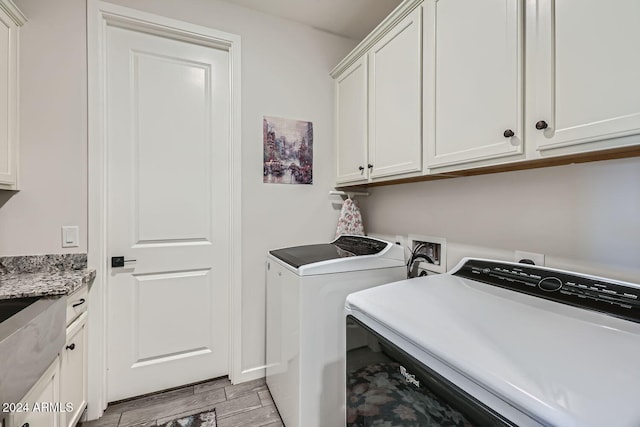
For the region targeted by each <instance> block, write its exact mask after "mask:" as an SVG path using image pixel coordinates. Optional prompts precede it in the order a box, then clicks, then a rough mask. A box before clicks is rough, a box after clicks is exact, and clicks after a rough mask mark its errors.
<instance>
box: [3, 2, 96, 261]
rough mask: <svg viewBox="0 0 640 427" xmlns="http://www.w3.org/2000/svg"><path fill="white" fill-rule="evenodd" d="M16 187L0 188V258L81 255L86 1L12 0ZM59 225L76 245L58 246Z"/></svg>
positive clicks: (84, 182)
mask: <svg viewBox="0 0 640 427" xmlns="http://www.w3.org/2000/svg"><path fill="white" fill-rule="evenodd" d="M15 3H16V5H17V6H18V7H19V8H20V10H22V12H23V13H24V14H25V15H26V16H27V19H28V22H27V23H26V24H25V25H24V26H23V27H22V28H21V30H20V52H19V56H20V63H19V67H20V71H19V79H20V91H19V104H20V107H19V119H20V123H19V133H20V147H19V156H20V161H19V166H20V170H19V174H18V178H19V186H20V191H18V192H10V191H0V256H8V255H35V254H51V253H64V252H86V251H87V54H86V51H87V42H86V15H87V13H86V4H85V3H86V0H60V1H41V0H16V1H15ZM63 225H77V226H78V227H79V230H80V246H79V247H77V248H68V249H63V248H62V232H61V227H62V226H63Z"/></svg>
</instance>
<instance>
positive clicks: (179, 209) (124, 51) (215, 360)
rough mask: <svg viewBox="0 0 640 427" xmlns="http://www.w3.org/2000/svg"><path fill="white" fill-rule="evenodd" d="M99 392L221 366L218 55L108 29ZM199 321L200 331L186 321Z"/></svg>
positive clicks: (225, 341) (225, 116) (224, 73)
mask: <svg viewBox="0 0 640 427" xmlns="http://www.w3.org/2000/svg"><path fill="white" fill-rule="evenodd" d="M105 31H106V32H107V37H106V40H107V46H106V51H107V55H106V62H105V63H104V72H105V76H106V78H107V81H106V88H107V89H106V94H105V95H106V99H107V102H106V115H105V118H106V126H105V134H106V135H107V139H106V142H105V143H106V147H107V148H106V151H107V153H108V156H107V159H106V162H107V163H106V165H105V167H106V168H107V172H106V174H107V176H108V183H107V187H108V189H109V192H108V197H107V200H106V203H107V211H108V212H109V216H108V218H107V224H108V225H109V227H108V228H109V229H108V233H107V234H108V250H109V254H110V256H124V257H125V259H128V260H137V261H136V262H135V263H133V262H132V263H128V264H127V265H126V267H124V268H120V267H113V268H111V270H110V273H109V282H108V283H107V284H105V286H106V287H107V289H108V294H109V295H108V307H109V310H108V313H107V318H108V325H109V327H108V334H107V353H108V357H107V359H108V362H109V366H108V381H107V383H108V386H109V387H108V390H107V391H108V393H107V394H108V396H107V397H108V399H109V400H110V401H114V400H119V399H124V398H128V397H132V396H136V395H141V394H145V393H150V392H154V391H157V390H163V389H167V388H171V387H176V386H180V385H184V384H189V383H193V382H196V381H202V380H206V379H209V378H216V377H219V376H222V375H226V374H227V373H228V368H229V363H228V356H229V323H228V322H229V311H228V310H229V307H228V302H229V297H228V295H229V283H230V267H229V265H230V260H229V251H228V247H229V242H230V238H231V237H230V232H229V227H228V225H229V223H230V218H229V209H228V206H229V204H230V203H231V200H232V199H231V194H230V188H231V186H230V182H231V174H232V170H231V167H230V165H229V164H228V162H227V161H226V159H228V158H229V150H230V148H231V142H230V141H231V140H230V129H229V123H230V120H229V117H230V116H229V114H230V110H229V108H230V102H229V101H230V86H229V85H230V77H229V76H230V75H229V71H230V65H229V53H228V52H227V51H225V50H221V49H217V48H214V47H209V46H205V45H198V44H196V43H192V42H189V41H182V40H174V39H169V38H167V37H162V36H158V35H154V34H150V33H145V32H143V31H141V30H140V31H138V30H134V29H125V28H118V27H116V26H107V28H106V30H105ZM195 325H197V327H196V326H195Z"/></svg>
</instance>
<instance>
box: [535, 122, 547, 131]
mask: <svg viewBox="0 0 640 427" xmlns="http://www.w3.org/2000/svg"><path fill="white" fill-rule="evenodd" d="M548 127H549V125H548V124H547V122H545V121H544V120H540V121H539V122H538V123H536V129H538V130H543V129H546V128H548Z"/></svg>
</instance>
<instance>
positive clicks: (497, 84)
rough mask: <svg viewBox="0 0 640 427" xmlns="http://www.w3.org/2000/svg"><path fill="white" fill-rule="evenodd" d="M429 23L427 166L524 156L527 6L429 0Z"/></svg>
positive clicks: (491, 0) (518, 0) (495, 0)
mask: <svg viewBox="0 0 640 427" xmlns="http://www.w3.org/2000/svg"><path fill="white" fill-rule="evenodd" d="M424 16H425V18H424V21H425V24H424V27H425V31H424V33H425V35H424V40H425V46H424V56H425V59H424V85H425V87H424V107H423V108H424V138H425V146H426V155H427V158H426V162H425V164H426V167H427V168H434V167H444V166H451V165H459V164H464V163H468V162H472V161H479V160H485V159H493V158H496V157H503V156H510V155H516V154H520V153H522V152H523V142H522V115H523V107H522V105H523V96H522V94H523V71H522V61H523V47H522V46H523V24H522V22H523V4H522V0H514V1H505V0H483V1H477V0H440V1H438V0H427V1H426V2H425V4H424ZM512 134H513V135H512ZM511 135H512V136H511Z"/></svg>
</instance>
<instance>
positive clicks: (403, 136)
mask: <svg viewBox="0 0 640 427" xmlns="http://www.w3.org/2000/svg"><path fill="white" fill-rule="evenodd" d="M419 3H420V2H419V1H415V0H413V1H411V2H408V3H406V4H405V5H404V7H400V8H398V9H396V11H394V12H393V13H392V15H390V17H389V18H387V20H386V21H385V22H384V23H382V24H381V25H380V26H379V27H378V28H376V30H374V32H373V33H372V34H370V35H369V36H368V37H367V38H366V39H365V40H364V41H363V42H362V43H360V45H358V47H357V48H356V49H355V50H354V51H353V52H352V53H351V54H350V55H349V56H348V57H347V58H345V60H344V61H342V62H341V63H340V64H339V65H338V66H337V67H336V68H335V69H334V70H333V71H332V74H331V75H332V76H333V77H334V79H335V87H336V155H337V159H336V164H337V182H338V183H340V184H344V183H349V184H355V183H366V182H371V181H376V180H379V179H388V177H393V178H397V177H399V176H405V175H407V174H412V173H413V174H416V173H417V174H418V175H419V174H420V171H421V169H422V135H421V132H422V127H421V123H422V109H421V103H422V71H421V68H422V59H421V58H422V11H421V9H420V8H419V7H417V6H418V4H419Z"/></svg>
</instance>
